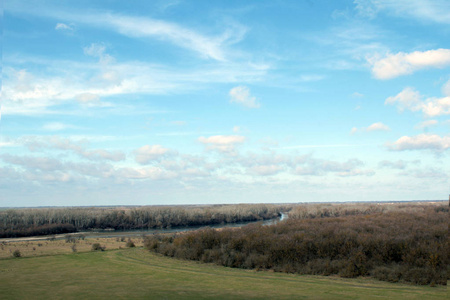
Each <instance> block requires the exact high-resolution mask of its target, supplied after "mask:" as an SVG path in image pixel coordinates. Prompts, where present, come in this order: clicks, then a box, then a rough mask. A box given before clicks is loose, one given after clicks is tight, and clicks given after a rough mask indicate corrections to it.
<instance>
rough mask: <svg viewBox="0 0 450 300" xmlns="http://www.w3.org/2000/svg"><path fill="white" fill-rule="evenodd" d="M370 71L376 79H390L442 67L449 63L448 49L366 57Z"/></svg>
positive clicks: (449, 52)
mask: <svg viewBox="0 0 450 300" xmlns="http://www.w3.org/2000/svg"><path fill="white" fill-rule="evenodd" d="M368 61H369V63H370V64H371V65H372V73H373V75H374V76H375V78H377V79H391V78H395V77H398V76H401V75H407V74H412V73H414V72H415V71H418V70H420V69H426V68H444V67H446V66H448V65H450V49H436V50H429V51H423V52H421V51H415V52H411V53H404V52H399V53H397V54H388V55H387V56H386V57H384V58H378V57H372V58H369V59H368Z"/></svg>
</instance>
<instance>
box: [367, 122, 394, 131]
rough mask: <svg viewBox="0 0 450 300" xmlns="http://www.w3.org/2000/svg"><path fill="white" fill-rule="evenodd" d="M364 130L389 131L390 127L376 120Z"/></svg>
mask: <svg viewBox="0 0 450 300" xmlns="http://www.w3.org/2000/svg"><path fill="white" fill-rule="evenodd" d="M366 130H367V131H389V130H391V129H390V128H389V126H387V125H385V124H383V123H381V122H378V123H373V124H372V125H370V126H369V127H367V129H366Z"/></svg>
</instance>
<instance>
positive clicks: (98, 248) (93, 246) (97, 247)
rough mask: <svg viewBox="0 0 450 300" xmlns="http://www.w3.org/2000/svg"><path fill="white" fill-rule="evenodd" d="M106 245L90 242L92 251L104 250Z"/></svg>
mask: <svg viewBox="0 0 450 300" xmlns="http://www.w3.org/2000/svg"><path fill="white" fill-rule="evenodd" d="M105 248H106V247H102V246H101V245H100V244H99V243H95V244H92V248H91V249H92V251H98V250H100V251H104V250H105Z"/></svg>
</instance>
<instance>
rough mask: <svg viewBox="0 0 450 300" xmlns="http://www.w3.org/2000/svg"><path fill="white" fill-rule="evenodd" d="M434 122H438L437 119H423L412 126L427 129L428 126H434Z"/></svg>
mask: <svg viewBox="0 0 450 300" xmlns="http://www.w3.org/2000/svg"><path fill="white" fill-rule="evenodd" d="M436 124H438V121H437V120H428V121H423V122H420V123H419V124H417V125H416V126H414V129H427V128H428V127H431V126H434V125H436Z"/></svg>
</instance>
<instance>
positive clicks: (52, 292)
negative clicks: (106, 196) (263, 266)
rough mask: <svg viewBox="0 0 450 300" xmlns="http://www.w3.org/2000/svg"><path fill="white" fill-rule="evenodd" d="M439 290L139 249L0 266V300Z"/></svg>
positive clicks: (369, 295)
mask: <svg viewBox="0 0 450 300" xmlns="http://www.w3.org/2000/svg"><path fill="white" fill-rule="evenodd" d="M446 296H447V290H446V287H437V288H430V287H428V286H425V287H420V286H408V285H401V284H389V283H384V282H378V281H373V280H369V279H342V278H333V277H319V276H297V275H290V274H281V273H272V272H255V271H247V270H239V269H229V268H224V267H219V266H215V265H207V264H200V263H196V262H191V261H180V260H175V259H171V258H166V257H161V256H157V255H155V254H151V253H148V252H147V251H145V250H143V249H137V248H134V249H122V250H112V251H105V252H87V253H73V254H64V255H52V256H41V257H25V258H18V259H17V258H8V259H2V260H0V297H1V298H2V299H44V298H45V299H63V298H64V299H66V298H77V299H86V298H95V299H107V298H127V299H136V298H145V299H152V298H153V299H180V298H182V299H186V298H192V299H211V298H214V299H220V298H223V299H244V298H260V299H267V298H272V299H292V298H295V299H302V298H314V299H375V298H377V299H379V298H392V299H417V298H420V299H434V298H436V299H439V298H446Z"/></svg>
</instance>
